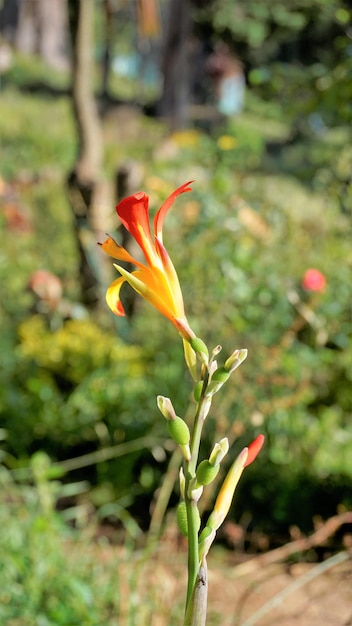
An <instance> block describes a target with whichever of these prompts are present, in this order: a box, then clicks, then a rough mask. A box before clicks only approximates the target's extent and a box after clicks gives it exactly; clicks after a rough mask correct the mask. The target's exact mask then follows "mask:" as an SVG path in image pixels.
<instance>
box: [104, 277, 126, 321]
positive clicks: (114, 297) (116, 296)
mask: <svg viewBox="0 0 352 626" xmlns="http://www.w3.org/2000/svg"><path fill="white" fill-rule="evenodd" d="M125 280H126V279H125V278H124V276H121V277H120V278H117V279H116V280H114V282H112V283H111V285H110V286H109V287H108V289H107V292H106V302H107V304H108V306H109V308H110V309H111V310H112V312H113V313H115V315H118V316H120V317H122V316H124V315H125V310H124V308H123V306H122V302H121V300H120V290H121V287H122V285H123V283H124V282H125Z"/></svg>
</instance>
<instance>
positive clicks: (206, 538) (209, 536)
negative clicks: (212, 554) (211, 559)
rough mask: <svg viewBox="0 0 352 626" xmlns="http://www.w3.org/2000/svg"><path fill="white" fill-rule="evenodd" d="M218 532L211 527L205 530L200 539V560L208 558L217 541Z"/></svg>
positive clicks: (206, 527)
mask: <svg viewBox="0 0 352 626" xmlns="http://www.w3.org/2000/svg"><path fill="white" fill-rule="evenodd" d="M215 535H216V531H215V530H213V529H212V528H209V526H205V528H203V530H202V532H201V534H200V537H199V559H200V560H202V559H203V558H204V557H205V556H207V554H208V552H209V549H210V546H211V544H212V543H213V541H214V539H215Z"/></svg>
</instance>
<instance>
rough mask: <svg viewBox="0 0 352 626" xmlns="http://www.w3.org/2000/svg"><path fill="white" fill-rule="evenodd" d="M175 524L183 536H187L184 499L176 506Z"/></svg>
mask: <svg viewBox="0 0 352 626" xmlns="http://www.w3.org/2000/svg"><path fill="white" fill-rule="evenodd" d="M177 524H178V527H179V530H180V532H181V533H182V535H183V536H184V537H188V521H187V507H186V503H185V501H184V500H182V502H180V503H179V505H178V507H177Z"/></svg>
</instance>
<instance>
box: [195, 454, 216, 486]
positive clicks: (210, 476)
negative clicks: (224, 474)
mask: <svg viewBox="0 0 352 626" xmlns="http://www.w3.org/2000/svg"><path fill="white" fill-rule="evenodd" d="M219 469H220V465H211V463H210V462H209V461H208V460H207V459H206V460H204V461H202V462H201V463H199V465H198V467H197V471H196V477H197V483H198V484H199V485H209V484H210V483H211V482H213V480H214V479H215V478H216V476H217V475H218V472H219Z"/></svg>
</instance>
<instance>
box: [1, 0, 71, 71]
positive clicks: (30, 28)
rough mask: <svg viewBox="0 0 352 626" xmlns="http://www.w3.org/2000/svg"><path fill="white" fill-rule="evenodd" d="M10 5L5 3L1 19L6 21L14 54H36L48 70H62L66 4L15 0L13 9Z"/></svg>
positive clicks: (63, 0)
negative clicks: (46, 65) (15, 49)
mask: <svg viewBox="0 0 352 626" xmlns="http://www.w3.org/2000/svg"><path fill="white" fill-rule="evenodd" d="M12 2H13V0H5V2H4V6H3V16H4V17H3V19H4V20H7V24H8V28H7V31H8V34H9V39H10V41H13V42H14V43H15V46H16V48H17V50H19V51H20V52H23V53H24V54H39V55H40V56H41V58H42V59H43V60H44V61H45V62H46V63H47V64H48V65H50V66H51V67H53V68H56V69H59V70H60V69H66V68H67V63H68V59H67V55H66V47H67V45H66V44H67V2H66V0H50V1H48V0H15V1H14V2H13V5H12ZM5 26H6V23H5ZM5 34H6V28H5Z"/></svg>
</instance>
